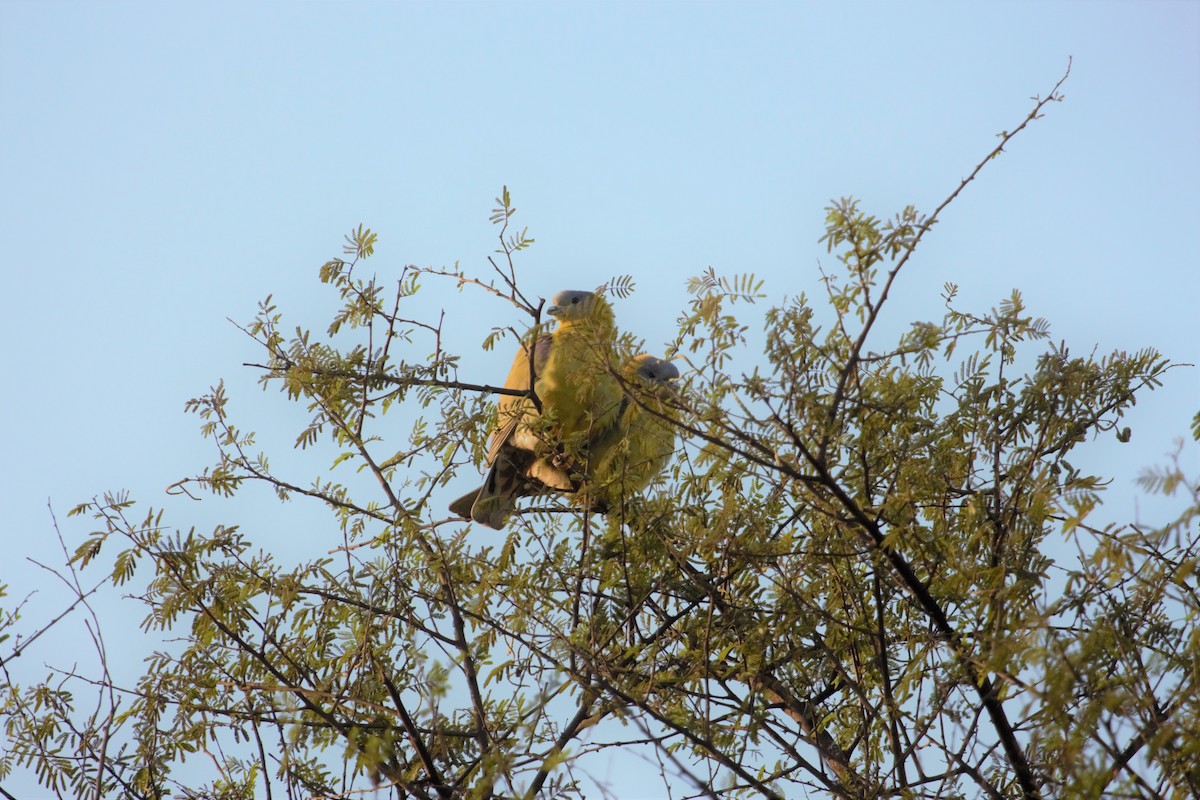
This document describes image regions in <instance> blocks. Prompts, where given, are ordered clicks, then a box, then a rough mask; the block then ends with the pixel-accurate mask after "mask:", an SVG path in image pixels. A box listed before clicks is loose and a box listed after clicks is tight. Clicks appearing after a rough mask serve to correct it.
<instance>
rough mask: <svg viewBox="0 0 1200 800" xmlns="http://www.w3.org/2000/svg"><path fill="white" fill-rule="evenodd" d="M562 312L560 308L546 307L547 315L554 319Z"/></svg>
mask: <svg viewBox="0 0 1200 800" xmlns="http://www.w3.org/2000/svg"><path fill="white" fill-rule="evenodd" d="M561 311H562V308H561V307H559V306H546V313H547V314H549V315H550V316H552V317H557V316H558V315H559V313H560V312H561Z"/></svg>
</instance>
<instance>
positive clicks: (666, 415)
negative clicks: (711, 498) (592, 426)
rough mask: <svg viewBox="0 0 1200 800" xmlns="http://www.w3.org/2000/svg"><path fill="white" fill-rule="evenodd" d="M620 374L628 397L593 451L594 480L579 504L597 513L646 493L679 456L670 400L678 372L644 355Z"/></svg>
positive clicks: (591, 470) (589, 455) (591, 473)
mask: <svg viewBox="0 0 1200 800" xmlns="http://www.w3.org/2000/svg"><path fill="white" fill-rule="evenodd" d="M621 373H622V377H623V378H624V381H625V384H626V387H627V391H628V392H629V394H627V395H626V397H625V399H624V400H623V401H622V403H621V411H620V416H619V417H618V418H617V423H616V424H615V425H613V427H612V428H611V429H610V430H609V432H608V433H607V434H605V435H604V436H602V437H601V438H599V439H597V440H595V441H593V442H592V443H591V445H590V447H589V448H588V452H587V464H588V473H589V480H588V482H587V484H586V486H585V488H584V489H583V491H581V492H580V494H579V495H578V502H580V503H582V504H584V505H586V506H588V507H589V508H591V509H592V510H594V511H608V510H609V509H611V508H615V507H619V506H620V505H621V502H622V500H623V499H624V498H626V497H629V496H632V495H634V494H637V493H638V492H640V491H642V490H643V489H645V488H646V487H647V486H649V485H650V482H651V481H652V480H654V478H655V476H656V475H658V473H660V472H662V470H663V467H665V466H666V465H667V462H668V461H670V460H671V456H672V455H674V453H675V426H674V425H673V424H672V423H671V419H672V417H673V413H674V412H673V409H672V407H671V403H670V401H671V400H672V399H673V398H674V396H675V392H676V390H675V385H674V383H673V381H676V380H678V379H679V369H678V368H677V367H676V366H675V365H674V364H672V363H671V362H670V361H665V360H663V359H661V358H655V357H654V356H651V355H647V354H645V353H643V354H641V355H639V356H634V357H633V358H631V359H630V360H629V361H628V362H626V363H625V365H624V367H623V368H622V370H621Z"/></svg>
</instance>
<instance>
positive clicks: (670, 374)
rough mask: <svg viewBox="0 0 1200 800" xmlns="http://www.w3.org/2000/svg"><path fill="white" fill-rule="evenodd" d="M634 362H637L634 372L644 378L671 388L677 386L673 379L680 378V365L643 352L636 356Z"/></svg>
mask: <svg viewBox="0 0 1200 800" xmlns="http://www.w3.org/2000/svg"><path fill="white" fill-rule="evenodd" d="M634 363H636V364H637V368H636V369H635V370H634V374H635V375H637V377H639V378H641V379H642V380H645V381H651V382H653V383H658V384H662V385H663V386H666V387H668V388H671V389H674V388H675V385H674V384H673V383H672V381H677V380H679V367H677V366H675V365H674V364H672V363H671V362H670V361H667V360H665V359H662V358H655V357H654V356H652V355H647V354H646V353H642V354H641V355H640V356H635V357H634Z"/></svg>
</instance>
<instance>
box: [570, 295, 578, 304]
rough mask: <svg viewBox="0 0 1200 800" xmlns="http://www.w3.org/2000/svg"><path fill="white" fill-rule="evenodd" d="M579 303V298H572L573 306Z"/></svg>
mask: <svg viewBox="0 0 1200 800" xmlns="http://www.w3.org/2000/svg"><path fill="white" fill-rule="evenodd" d="M578 302H579V298H578V297H572V298H571V305H575V304H576V303H578Z"/></svg>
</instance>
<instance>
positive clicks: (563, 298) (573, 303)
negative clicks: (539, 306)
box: [546, 289, 612, 322]
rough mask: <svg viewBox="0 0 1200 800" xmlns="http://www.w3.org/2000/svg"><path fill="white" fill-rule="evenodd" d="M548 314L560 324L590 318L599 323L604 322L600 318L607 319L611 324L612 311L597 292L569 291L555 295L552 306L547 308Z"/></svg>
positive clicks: (551, 302)
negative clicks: (595, 319)
mask: <svg viewBox="0 0 1200 800" xmlns="http://www.w3.org/2000/svg"><path fill="white" fill-rule="evenodd" d="M546 313H547V314H549V315H550V316H552V317H554V318H555V319H557V320H559V321H560V322H566V321H568V320H581V319H587V318H590V317H595V318H597V320H598V321H602V320H599V318H600V317H605V318H606V320H607V321H608V322H611V316H612V309H611V307H610V306H609V305H608V301H607V300H605V299H604V298H603V297H601V296H600V295H598V294H596V293H595V292H584V291H579V290H575V289H568V290H566V291H562V292H559V293H558V294H556V295H554V298H553V299H552V300H551V301H550V305H548V306H546Z"/></svg>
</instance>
